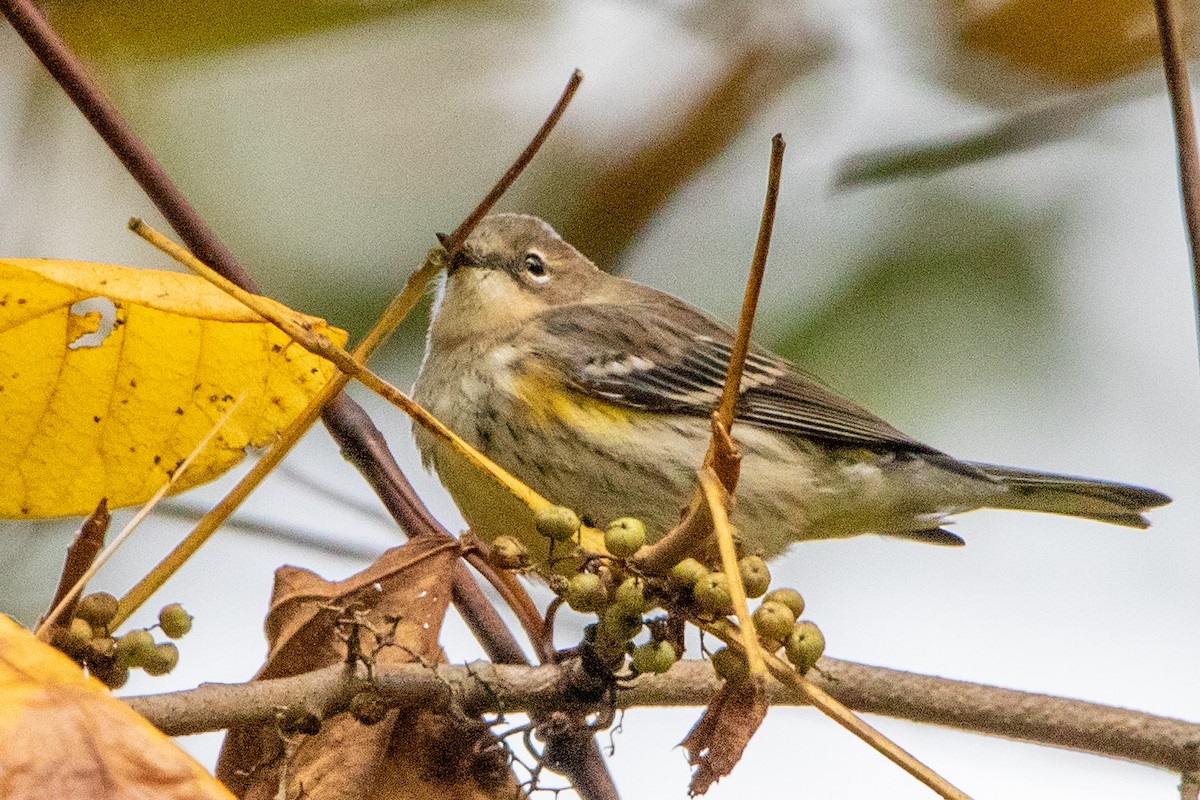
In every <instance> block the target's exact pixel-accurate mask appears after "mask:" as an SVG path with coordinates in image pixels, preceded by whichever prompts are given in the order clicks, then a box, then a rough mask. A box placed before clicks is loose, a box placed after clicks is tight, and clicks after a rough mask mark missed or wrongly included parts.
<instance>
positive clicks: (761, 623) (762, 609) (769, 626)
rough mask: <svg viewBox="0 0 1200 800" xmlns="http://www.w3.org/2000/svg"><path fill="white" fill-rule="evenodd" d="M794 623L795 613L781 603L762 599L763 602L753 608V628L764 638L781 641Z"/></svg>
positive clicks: (785, 637)
mask: <svg viewBox="0 0 1200 800" xmlns="http://www.w3.org/2000/svg"><path fill="white" fill-rule="evenodd" d="M795 624H796V617H795V615H794V614H792V610H791V609H790V608H788V607H787V606H785V605H784V604H783V603H777V602H775V601H774V600H764V601H763V604H762V605H760V606H759V607H758V608H756V609H755V610H754V629H755V630H756V631H758V635H759V636H761V637H763V638H764V639H770V640H771V641H774V642H783V641H785V640H786V639H787V638H788V636H789V635H790V634H791V632H792V626H793V625H795Z"/></svg>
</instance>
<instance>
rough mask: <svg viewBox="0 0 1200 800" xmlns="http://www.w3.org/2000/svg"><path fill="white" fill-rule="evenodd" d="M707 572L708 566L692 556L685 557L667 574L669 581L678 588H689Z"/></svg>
mask: <svg viewBox="0 0 1200 800" xmlns="http://www.w3.org/2000/svg"><path fill="white" fill-rule="evenodd" d="M707 574H708V567H706V566H704V565H703V564H701V563H700V562H699V561H697V560H696V559H694V558H685V559H684V560H683V561H680V562H679V563H678V564H676V565H675V566H673V567H671V571H670V572H669V573H668V574H667V578H668V579H669V580H670V581H671V583H672V584H673V585H675V586H677V587H679V588H680V589H691V588H692V587H693V586H695V585H696V582H697V581H699V580H700V579H701V578H703V577H704V576H705V575H707Z"/></svg>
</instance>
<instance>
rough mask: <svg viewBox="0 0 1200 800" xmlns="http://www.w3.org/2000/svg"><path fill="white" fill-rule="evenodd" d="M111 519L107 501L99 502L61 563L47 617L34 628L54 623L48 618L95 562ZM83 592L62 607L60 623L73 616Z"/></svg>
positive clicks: (76, 535)
mask: <svg viewBox="0 0 1200 800" xmlns="http://www.w3.org/2000/svg"><path fill="white" fill-rule="evenodd" d="M111 519H112V517H111V515H110V514H109V513H108V501H107V500H105V499H101V500H100V502H99V503H98V504H97V505H96V510H95V511H93V512H92V514H91V516H89V517H88V518H87V519H85V520H84V521H83V525H81V526H80V528H79V533H77V534H75V539H74V541H72V542H71V544H70V546H69V547H67V559H66V561H65V562H64V563H63V571H62V575H61V576H60V577H59V579H58V589H56V590H55V592H54V599H53V600H51V601H50V606H49V607H48V608H47V610H46V615H45V616H44V617H42V619H41V621H40V622H39V623H38V625H37V627H38V628H39V629H40V628H41V627H42V626H43V625H45V624H46V623H47V622H51V623H53V622H55V621H56V620H52V619H50V615H51V614H52V613H53V612H54V609H56V608H58V604H59V603H61V602H62V601H63V598H65V597H66V596H67V595H68V594H69V593H70V592H71V590H72V589H74V588H75V584H77V583H79V581H80V580H81V579H82V578H83V576H84V575H85V574H86V573H87V571H88V568H89V567H91V566H92V564H93V563H94V562H95V561H96V556H98V555H99V554H100V550H101V549H103V547H104V536H105V534H107V533H108V523H109V520H111ZM85 588H86V587H83V586H81V587H79V592H78V593H77V594H76V595H75V599H74V600H73V601H72V602H71V603H70V604H68V605H66V606H63V609H62V611H61V612H59V614H58V617H59V619H61V620H69V619H70V618H71V615H72V614H74V613H75V606H76V604H77V603H78V602H79V595H81V594H83V590H84V589H85Z"/></svg>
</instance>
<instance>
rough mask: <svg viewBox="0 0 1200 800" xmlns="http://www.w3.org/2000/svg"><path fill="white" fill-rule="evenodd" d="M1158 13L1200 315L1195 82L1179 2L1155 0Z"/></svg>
mask: <svg viewBox="0 0 1200 800" xmlns="http://www.w3.org/2000/svg"><path fill="white" fill-rule="evenodd" d="M1154 13H1155V16H1156V17H1157V19H1158V40H1159V45H1160V46H1161V48H1162V57H1163V71H1164V72H1165V73H1166V78H1167V92H1168V93H1169V94H1170V96H1171V114H1172V116H1173V118H1174V120H1175V147H1176V150H1177V152H1178V154H1179V185H1180V189H1181V191H1182V194H1183V218H1184V222H1185V223H1186V224H1187V234H1188V246H1189V248H1190V252H1191V255H1192V289H1193V290H1194V291H1195V292H1196V309H1197V313H1200V249H1198V248H1200V156H1198V155H1197V150H1196V121H1195V119H1194V118H1193V114H1192V90H1191V82H1190V81H1189V80H1188V71H1187V59H1186V58H1185V56H1184V54H1183V45H1182V43H1181V41H1180V36H1179V25H1178V24H1177V20H1178V17H1179V15H1178V13H1177V11H1176V5H1175V0H1154Z"/></svg>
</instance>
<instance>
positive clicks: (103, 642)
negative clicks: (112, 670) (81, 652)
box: [88, 636, 117, 660]
mask: <svg viewBox="0 0 1200 800" xmlns="http://www.w3.org/2000/svg"><path fill="white" fill-rule="evenodd" d="M88 650H89V652H90V654H91V655H93V656H95V657H96V658H107V659H110V660H111V659H113V658H115V657H116V654H117V640H116V639H114V638H112V637H111V636H103V637H96V638H94V639H92V640H90V641H89V642H88Z"/></svg>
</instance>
